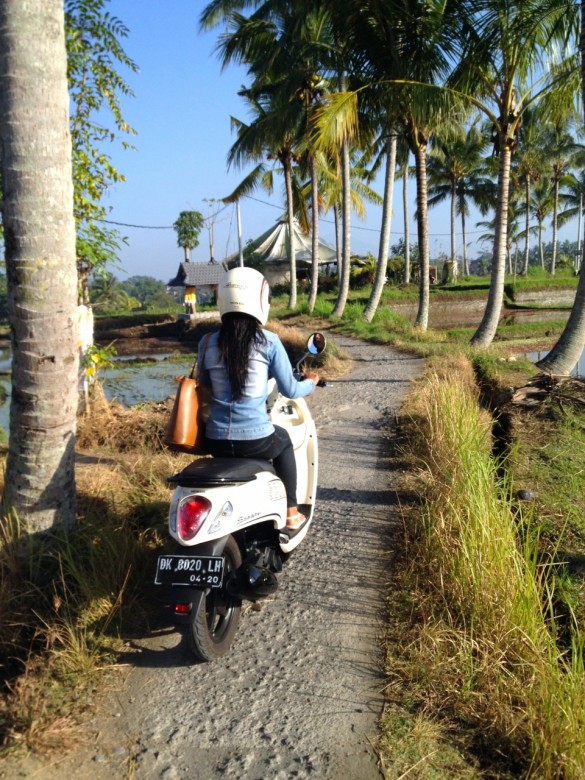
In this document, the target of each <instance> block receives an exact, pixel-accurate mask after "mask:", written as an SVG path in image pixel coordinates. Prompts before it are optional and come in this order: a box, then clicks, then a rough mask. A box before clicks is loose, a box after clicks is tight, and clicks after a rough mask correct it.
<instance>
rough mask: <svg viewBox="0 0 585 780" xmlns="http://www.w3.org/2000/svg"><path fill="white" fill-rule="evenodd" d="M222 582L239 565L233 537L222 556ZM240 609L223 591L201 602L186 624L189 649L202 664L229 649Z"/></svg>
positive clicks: (239, 559) (238, 555)
mask: <svg viewBox="0 0 585 780" xmlns="http://www.w3.org/2000/svg"><path fill="white" fill-rule="evenodd" d="M222 556H223V559H224V575H223V581H224V583H227V582H228V580H229V578H230V576H231V575H232V573H233V572H234V571H235V570H236V569H237V568H238V567H239V566H240V565H241V563H242V555H241V553H240V548H239V547H238V544H237V542H236V540H235V539H234V537H233V536H230V537H228V540H227V543H226V546H225V547H224V550H223V553H222ZM241 610H242V605H241V602H240V601H238V600H237V599H234V598H232V597H231V596H230V595H229V594H228V593H227V591H226V589H225V585H224V587H223V588H218V589H213V590H211V591H210V592H209V593H208V594H207V595H206V596H205V598H204V599H203V601H202V602H201V606H200V608H199V610H198V612H197V615H196V617H195V618H194V620H193V621H192V622H191V623H190V625H189V632H188V638H189V647H190V649H191V650H192V652H193V653H194V654H195V655H196V656H197V658H199V659H200V660H202V661H214V660H215V659H216V658H220V657H221V656H222V655H225V654H226V653H227V652H228V650H229V649H230V647H231V645H232V642H233V640H234V637H235V635H236V631H237V630H238V624H239V622H240V614H241Z"/></svg>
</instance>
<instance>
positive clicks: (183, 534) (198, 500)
mask: <svg viewBox="0 0 585 780" xmlns="http://www.w3.org/2000/svg"><path fill="white" fill-rule="evenodd" d="M210 509H211V501H209V500H208V499H207V498H205V497H204V496H189V498H187V499H186V500H185V501H183V502H182V503H181V504H180V505H179V511H178V514H177V531H178V533H179V536H180V538H181V539H183V541H185V542H189V541H190V540H191V539H193V537H194V536H195V534H196V533H197V531H199V529H200V528H201V526H202V525H203V523H204V521H205V518H206V517H207V515H208V514H209V510H210Z"/></svg>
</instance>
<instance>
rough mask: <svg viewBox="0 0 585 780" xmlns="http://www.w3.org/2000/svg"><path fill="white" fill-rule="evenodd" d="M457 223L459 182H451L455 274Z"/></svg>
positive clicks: (452, 260) (452, 258) (452, 245)
mask: <svg viewBox="0 0 585 780" xmlns="http://www.w3.org/2000/svg"><path fill="white" fill-rule="evenodd" d="M456 225H457V183H456V182H455V181H453V182H452V183H451V262H452V263H453V274H454V275H456V271H455V263H456V262H457V239H456V237H455V232H456Z"/></svg>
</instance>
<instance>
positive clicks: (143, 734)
mask: <svg viewBox="0 0 585 780" xmlns="http://www.w3.org/2000/svg"><path fill="white" fill-rule="evenodd" d="M335 338H336V341H337V342H338V343H339V344H340V346H342V347H344V348H345V349H346V350H347V351H348V352H349V354H350V355H351V357H352V358H353V360H354V365H353V368H352V371H351V373H350V374H348V375H347V376H346V377H344V378H342V379H341V380H338V381H336V382H335V383H334V384H333V385H332V386H331V387H329V388H327V389H324V390H321V391H319V390H318V391H317V392H316V393H315V395H314V396H313V397H312V399H311V401H310V404H311V408H312V410H313V414H314V416H315V419H316V420H317V427H318V433H319V443H320V478H319V486H320V487H319V494H318V503H317V511H316V515H315V519H314V521H313V525H312V528H311V531H310V532H309V535H308V536H307V538H306V540H305V541H304V542H303V544H302V545H301V546H300V547H299V549H298V550H297V551H296V552H295V553H294V554H293V555H292V556H291V558H290V561H289V562H288V563H287V565H286V566H285V569H284V571H283V572H282V573H281V574H280V575H279V584H280V587H279V590H278V592H277V594H276V595H275V597H274V598H273V599H272V600H270V601H264V602H261V604H260V608H259V609H258V611H256V610H255V609H252V608H251V607H249V606H248V607H247V608H246V610H245V614H244V616H243V619H242V622H241V624H240V630H239V633H238V636H237V637H236V641H235V644H234V646H233V648H232V651H231V653H230V654H229V655H228V656H227V657H226V658H224V659H222V660H220V661H219V662H216V663H214V664H194V663H192V662H191V658H190V657H189V655H188V654H187V651H186V650H185V649H184V647H183V645H182V644H181V642H180V637H179V635H178V634H177V633H176V632H175V631H174V629H172V628H171V627H168V626H167V627H164V628H161V629H159V630H157V631H155V632H152V633H150V634H149V635H148V636H145V637H144V638H142V639H140V640H135V641H133V642H132V647H129V648H128V654H127V658H126V661H127V663H128V664H129V667H128V671H127V673H126V674H125V675H123V679H121V680H120V679H119V683H120V686H119V689H118V690H116V691H112V692H111V694H110V695H109V696H108V697H106V698H105V699H104V701H103V702H102V703H101V705H100V707H99V710H100V712H99V713H98V714H97V715H96V717H95V719H94V720H93V721H92V722H91V723H89V724H88V725H87V726H86V729H87V733H89V734H90V735H91V736H90V743H89V748H88V749H85V750H83V751H77V752H73V753H71V754H68V755H67V756H65V757H61V758H60V759H56V760H55V762H54V763H53V764H51V765H49V766H47V765H46V764H44V765H41V764H37V765H36V766H34V764H28V765H27V767H26V769H27V772H26V774H28V775H29V776H30V774H29V772H30V771H31V770H32V772H33V773H35V772H36V774H35V776H36V777H41V778H44V779H45V780H53V778H54V779H55V780H56V778H60V779H61V778H64V777H75V778H76V780H80V779H83V780H85V778H91V779H92V780H101V778H108V780H109V778H123V777H126V776H131V777H135V778H137V780H158V779H159V778H160V780H187V779H189V780H192V779H196V780H199V779H201V780H214V778H237V779H238V780H239V779H240V778H241V779H242V780H244V779H245V780H264V779H266V778H268V779H269V780H287V779H288V778H311V777H314V778H316V780H326V779H328V778H331V779H333V778H335V779H336V780H338V779H339V778H346V779H347V780H379V778H381V773H380V770H379V767H378V762H377V757H376V753H375V750H374V749H373V746H372V743H373V742H375V740H376V734H377V727H378V718H379V716H380V713H381V710H382V706H383V694H382V689H383V686H384V677H383V674H382V651H381V649H380V635H381V632H382V630H383V626H384V581H385V575H384V572H385V570H386V569H387V567H388V562H389V560H390V557H391V553H392V550H391V534H392V529H393V527H395V526H394V524H395V523H396V522H397V521H398V517H397V512H396V508H395V489H396V487H397V478H398V477H397V475H396V474H394V473H392V472H391V471H389V470H388V463H387V458H386V456H385V450H386V449H387V438H388V435H389V432H388V430H387V429H385V423H386V422H387V420H388V419H392V418H393V414H394V412H395V411H396V410H397V409H398V408H399V407H400V406H401V404H402V401H403V399H404V397H405V395H406V393H407V392H408V389H409V382H410V380H411V379H412V378H413V377H415V376H417V375H418V374H419V373H420V371H421V370H422V361H421V360H418V359H414V358H411V357H408V356H405V355H402V354H400V353H398V352H396V351H394V350H392V349H390V348H389V347H383V346H375V345H370V344H362V343H359V342H356V341H353V340H351V339H347V338H344V337H338V336H336V337H335ZM21 768H22V767H21ZM26 774H25V776H26ZM0 776H1V772H0ZM5 776H6V775H5Z"/></svg>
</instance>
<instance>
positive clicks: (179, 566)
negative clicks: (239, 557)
mask: <svg viewBox="0 0 585 780" xmlns="http://www.w3.org/2000/svg"><path fill="white" fill-rule="evenodd" d="M154 582H155V585H190V586H191V587H192V588H221V585H222V582H223V558H220V557H208V556H203V555H199V556H193V555H159V557H158V561H157V566H156V577H155V578H154Z"/></svg>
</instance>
